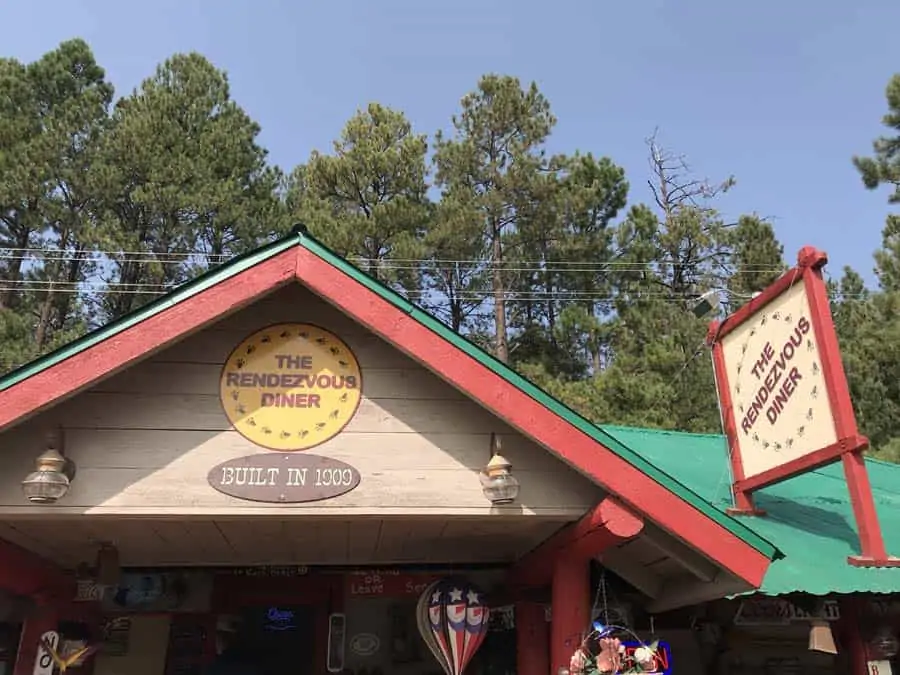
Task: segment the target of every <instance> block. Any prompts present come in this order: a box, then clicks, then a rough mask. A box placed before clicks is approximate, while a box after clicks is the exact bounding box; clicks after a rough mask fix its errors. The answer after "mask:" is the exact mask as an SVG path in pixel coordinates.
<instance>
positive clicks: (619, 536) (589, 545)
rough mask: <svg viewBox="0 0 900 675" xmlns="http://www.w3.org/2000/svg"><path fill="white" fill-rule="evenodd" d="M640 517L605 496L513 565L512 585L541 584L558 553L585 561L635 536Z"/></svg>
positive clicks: (641, 524)
mask: <svg viewBox="0 0 900 675" xmlns="http://www.w3.org/2000/svg"><path fill="white" fill-rule="evenodd" d="M643 527H644V520H643V518H641V517H640V516H638V515H637V514H635V513H634V512H632V511H631V510H630V509H628V508H627V507H625V506H624V505H623V504H622V503H621V502H619V501H618V500H617V499H615V498H613V497H605V498H604V499H603V501H601V502H600V503H599V504H598V505H597V506H595V507H594V508H593V509H592V510H591V511H590V512H589V513H588V514H587V515H586V516H584V517H583V518H582V519H581V520H579V521H578V522H577V523H575V524H574V525H569V526H568V527H565V528H563V529H561V530H559V531H558V532H557V533H556V534H554V535H553V536H551V537H550V538H549V539H547V540H546V541H544V543H542V544H541V545H540V546H538V547H537V548H536V549H534V550H533V551H531V552H530V553H528V554H527V555H526V556H525V557H524V558H522V559H521V560H520V561H519V562H518V563H517V564H516V565H515V567H513V570H512V572H511V575H510V581H511V584H512V585H513V586H517V587H527V586H541V585H544V584H547V583H549V582H550V580H551V579H552V578H553V567H554V564H555V562H556V561H557V560H558V559H559V558H560V557H563V556H565V557H571V558H573V559H578V560H583V561H587V560H589V559H590V558H595V557H597V556H599V555H601V554H602V553H603V552H604V551H606V550H608V549H609V548H610V547H612V546H615V545H616V544H620V543H622V542H623V541H627V540H628V539H631V538H633V537H635V536H637V535H638V534H639V533H640V532H641V530H642V529H643Z"/></svg>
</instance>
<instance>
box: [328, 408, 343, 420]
mask: <svg viewBox="0 0 900 675" xmlns="http://www.w3.org/2000/svg"><path fill="white" fill-rule="evenodd" d="M340 412H341V411H340V410H332V411H331V412H330V413H329V415H328V416H329V417H330V418H331V419H333V420H336V419H337V418H338V415H339V414H340Z"/></svg>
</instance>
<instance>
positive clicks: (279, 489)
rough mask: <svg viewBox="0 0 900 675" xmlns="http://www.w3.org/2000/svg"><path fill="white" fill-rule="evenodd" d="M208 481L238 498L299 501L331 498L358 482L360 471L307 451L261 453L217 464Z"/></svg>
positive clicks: (296, 502)
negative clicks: (297, 452)
mask: <svg viewBox="0 0 900 675" xmlns="http://www.w3.org/2000/svg"><path fill="white" fill-rule="evenodd" d="M207 478H208V480H209V484H210V485H211V486H212V487H213V488H215V489H216V490H218V491H219V492H222V493H224V494H226V495H229V496H231V497H236V498H237V499H246V500H248V501H253V502H267V503H273V504H298V503H301V502H316V501H320V500H322V499H331V498H333V497H337V496H339V495H342V494H345V493H347V492H350V490H352V489H353V488H355V487H356V486H357V485H359V481H360V475H359V471H357V470H356V469H355V468H353V467H352V466H350V465H349V464H345V463H344V462H341V461H338V460H336V459H330V458H328V457H320V456H318V455H307V454H296V455H295V454H287V453H279V454H272V453H266V454H260V455H249V456H247V457H238V458H237V459H230V460H228V461H227V462H222V463H221V464H219V465H218V466H214V467H213V468H212V469H211V470H210V472H209V476H208V477H207Z"/></svg>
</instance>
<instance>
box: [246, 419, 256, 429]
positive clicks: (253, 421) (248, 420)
mask: <svg viewBox="0 0 900 675" xmlns="http://www.w3.org/2000/svg"><path fill="white" fill-rule="evenodd" d="M247 424H249V425H250V426H251V427H255V426H256V420H255V419H254V418H252V417H248V418H247Z"/></svg>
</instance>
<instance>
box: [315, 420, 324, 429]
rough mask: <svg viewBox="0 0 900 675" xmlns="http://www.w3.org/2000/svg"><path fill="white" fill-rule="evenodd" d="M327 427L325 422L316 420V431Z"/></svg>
mask: <svg viewBox="0 0 900 675" xmlns="http://www.w3.org/2000/svg"><path fill="white" fill-rule="evenodd" d="M324 428H325V422H316V431H322V429H324Z"/></svg>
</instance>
